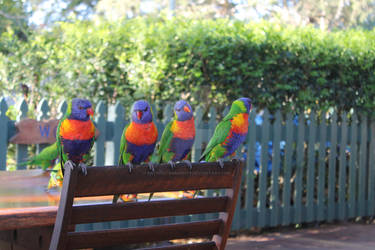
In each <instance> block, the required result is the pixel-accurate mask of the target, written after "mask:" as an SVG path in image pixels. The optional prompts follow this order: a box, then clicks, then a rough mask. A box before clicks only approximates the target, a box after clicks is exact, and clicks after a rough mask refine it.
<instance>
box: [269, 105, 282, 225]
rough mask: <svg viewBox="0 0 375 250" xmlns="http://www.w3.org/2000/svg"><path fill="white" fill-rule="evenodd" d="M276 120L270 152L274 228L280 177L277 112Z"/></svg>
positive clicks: (279, 114) (277, 212) (279, 128)
mask: <svg viewBox="0 0 375 250" xmlns="http://www.w3.org/2000/svg"><path fill="white" fill-rule="evenodd" d="M275 117H276V120H275V121H274V124H273V132H274V137H273V143H272V146H273V150H272V152H273V153H272V173H271V180H272V183H271V188H272V189H271V223H270V226H271V227H274V226H276V225H279V213H280V212H279V207H280V204H279V175H280V136H281V133H280V131H281V113H280V111H278V112H277V113H276V115H275Z"/></svg>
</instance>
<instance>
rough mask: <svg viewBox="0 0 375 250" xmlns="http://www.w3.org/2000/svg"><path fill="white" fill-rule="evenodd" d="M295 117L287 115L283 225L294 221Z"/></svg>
mask: <svg viewBox="0 0 375 250" xmlns="http://www.w3.org/2000/svg"><path fill="white" fill-rule="evenodd" d="M292 119H293V117H292V114H290V113H289V114H287V116H286V121H285V124H286V142H285V158H284V165H283V170H284V182H283V205H284V209H283V222H282V225H285V226H286V225H289V224H291V223H292V221H291V217H290V210H291V207H290V205H291V182H290V179H291V175H292V173H291V172H292V155H293V151H292V143H293V135H294V133H293V120H292Z"/></svg>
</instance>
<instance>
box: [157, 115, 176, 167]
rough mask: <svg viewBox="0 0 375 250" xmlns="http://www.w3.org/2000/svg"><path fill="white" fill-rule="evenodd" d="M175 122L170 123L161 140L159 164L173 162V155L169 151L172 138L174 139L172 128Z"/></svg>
mask: <svg viewBox="0 0 375 250" xmlns="http://www.w3.org/2000/svg"><path fill="white" fill-rule="evenodd" d="M173 122H174V120H172V121H170V122H169V123H168V124H167V126H166V127H165V128H164V131H163V134H162V136H161V139H160V146H159V150H158V157H157V162H158V163H161V162H168V161H170V160H172V158H173V154H170V152H168V149H169V147H170V144H171V141H172V138H173V133H172V131H171V127H172V124H173Z"/></svg>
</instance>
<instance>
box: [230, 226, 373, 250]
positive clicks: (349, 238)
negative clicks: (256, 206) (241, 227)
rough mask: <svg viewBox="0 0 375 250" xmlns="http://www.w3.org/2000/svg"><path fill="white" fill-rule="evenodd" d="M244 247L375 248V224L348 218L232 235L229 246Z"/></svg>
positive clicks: (240, 249)
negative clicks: (297, 228) (279, 229)
mask: <svg viewBox="0 0 375 250" xmlns="http://www.w3.org/2000/svg"><path fill="white" fill-rule="evenodd" d="M245 249H246V250H248V249H252V250H253V249H288V250H294V249H303V250H307V249H329V250H331V249H340V250H349V249H350V250H352V249H353V250H354V249H361V250H370V249H371V250H374V249H375V224H361V223H349V222H348V223H339V224H331V225H321V226H319V227H314V228H307V229H300V230H286V231H285V230H283V231H282V232H271V233H263V234H259V235H252V236H251V235H250V236H249V235H240V236H237V237H235V238H229V240H228V243H227V247H226V250H245Z"/></svg>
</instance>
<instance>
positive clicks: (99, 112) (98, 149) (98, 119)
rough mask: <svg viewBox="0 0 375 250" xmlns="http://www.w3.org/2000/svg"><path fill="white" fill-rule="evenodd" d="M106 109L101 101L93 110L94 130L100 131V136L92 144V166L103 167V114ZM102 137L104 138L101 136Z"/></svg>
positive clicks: (104, 128)
mask: <svg viewBox="0 0 375 250" xmlns="http://www.w3.org/2000/svg"><path fill="white" fill-rule="evenodd" d="M106 110H107V108H106V105H105V103H104V102H103V101H99V103H98V105H97V107H96V109H95V113H96V116H95V123H96V128H97V129H98V130H99V131H100V134H102V136H99V138H98V139H96V141H95V144H94V149H95V156H94V165H95V166H103V165H104V154H105V148H104V144H105V135H106V125H107V121H106V118H105V115H104V114H105V112H106ZM103 135H104V136H103Z"/></svg>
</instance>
